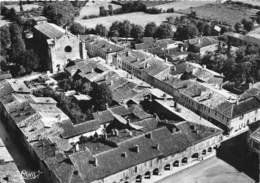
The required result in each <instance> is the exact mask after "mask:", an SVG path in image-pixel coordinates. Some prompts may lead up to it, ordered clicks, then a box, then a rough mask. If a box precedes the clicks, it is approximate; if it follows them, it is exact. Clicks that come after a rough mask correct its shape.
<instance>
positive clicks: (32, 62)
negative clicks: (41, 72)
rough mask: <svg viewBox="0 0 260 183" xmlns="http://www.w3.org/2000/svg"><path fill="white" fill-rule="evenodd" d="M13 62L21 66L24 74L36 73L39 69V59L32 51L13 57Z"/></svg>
mask: <svg viewBox="0 0 260 183" xmlns="http://www.w3.org/2000/svg"><path fill="white" fill-rule="evenodd" d="M13 62H14V63H16V64H19V65H22V66H23V67H24V68H25V70H26V73H30V72H32V71H36V70H38V69H39V68H40V60H39V57H38V56H37V55H36V54H35V53H34V52H33V51H32V50H27V51H22V52H19V53H18V55H16V56H15V57H13Z"/></svg>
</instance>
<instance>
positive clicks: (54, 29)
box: [34, 22, 65, 39]
mask: <svg viewBox="0 0 260 183" xmlns="http://www.w3.org/2000/svg"><path fill="white" fill-rule="evenodd" d="M34 28H35V29H36V30H38V31H39V32H41V33H42V34H44V35H45V36H46V37H47V38H50V39H55V38H56V39H58V38H60V37H61V36H63V35H64V34H65V30H64V29H63V28H61V27H59V26H57V25H55V24H53V23H47V22H46V23H43V24H38V25H35V26H34Z"/></svg>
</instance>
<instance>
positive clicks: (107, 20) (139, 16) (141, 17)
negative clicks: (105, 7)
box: [75, 12, 181, 28]
mask: <svg viewBox="0 0 260 183" xmlns="http://www.w3.org/2000/svg"><path fill="white" fill-rule="evenodd" d="M169 16H175V17H177V16H181V15H180V14H177V13H162V14H155V15H154V14H153V15H152V14H146V13H143V12H135V13H126V14H121V15H114V16H107V17H99V18H94V19H86V20H83V19H80V17H79V18H77V19H76V20H75V21H76V22H79V23H81V24H82V25H84V26H86V27H87V28H94V27H95V26H96V25H97V24H103V25H104V26H106V27H107V28H109V27H110V26H111V24H112V23H113V22H115V21H123V20H129V21H130V22H131V23H135V24H138V25H142V26H145V25H146V24H147V23H148V22H152V21H153V22H155V23H156V24H157V25H159V24H160V23H162V22H163V21H165V20H166V18H167V17H169Z"/></svg>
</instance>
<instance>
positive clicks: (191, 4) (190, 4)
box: [154, 0, 209, 10]
mask: <svg viewBox="0 0 260 183" xmlns="http://www.w3.org/2000/svg"><path fill="white" fill-rule="evenodd" d="M207 3H209V2H208V1H189V0H186V1H181V2H170V3H167V4H161V5H157V6H154V7H156V8H159V9H160V8H161V9H162V10H167V9H168V8H174V10H184V9H188V8H190V7H197V6H202V5H205V4H207Z"/></svg>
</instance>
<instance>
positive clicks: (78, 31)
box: [70, 22, 86, 34]
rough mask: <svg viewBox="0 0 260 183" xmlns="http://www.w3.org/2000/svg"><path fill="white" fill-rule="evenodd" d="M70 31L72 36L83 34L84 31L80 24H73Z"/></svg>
mask: <svg viewBox="0 0 260 183" xmlns="http://www.w3.org/2000/svg"><path fill="white" fill-rule="evenodd" d="M70 31H71V33H72V34H85V31H86V29H85V27H83V26H82V25H81V24H80V23H77V22H73V24H72V25H71V27H70Z"/></svg>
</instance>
